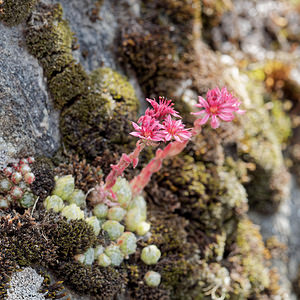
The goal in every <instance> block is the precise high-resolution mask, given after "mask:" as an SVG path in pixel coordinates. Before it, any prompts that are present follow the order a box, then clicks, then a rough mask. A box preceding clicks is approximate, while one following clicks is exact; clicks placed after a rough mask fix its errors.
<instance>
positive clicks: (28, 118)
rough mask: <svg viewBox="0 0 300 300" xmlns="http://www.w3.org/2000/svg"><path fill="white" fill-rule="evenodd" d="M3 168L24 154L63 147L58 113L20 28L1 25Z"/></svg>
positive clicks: (0, 158)
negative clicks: (61, 145) (27, 48)
mask: <svg viewBox="0 0 300 300" xmlns="http://www.w3.org/2000/svg"><path fill="white" fill-rule="evenodd" d="M0 31H1V36H0V97H1V101H0V128H1V134H0V141H1V142H0V167H3V166H5V164H6V163H7V162H11V161H12V160H13V159H14V158H18V157H22V156H25V155H47V156H51V155H53V153H55V151H57V149H58V147H59V146H60V134H59V128H58V117H59V113H58V111H56V110H55V109H54V107H53V105H52V101H51V99H50V97H49V95H48V92H47V87H46V84H45V81H44V77H43V70H42V68H41V67H40V66H39V64H38V62H37V60H36V59H35V58H34V57H32V56H31V55H30V54H29V53H28V51H27V50H26V47H25V46H24V38H23V34H22V28H21V27H13V28H9V27H6V26H5V25H3V24H0Z"/></svg>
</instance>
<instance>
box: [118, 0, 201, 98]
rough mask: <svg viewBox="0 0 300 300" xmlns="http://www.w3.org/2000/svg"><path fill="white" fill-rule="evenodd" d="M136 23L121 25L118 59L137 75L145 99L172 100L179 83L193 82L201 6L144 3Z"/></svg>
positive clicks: (195, 3) (189, 2) (189, 1)
mask: <svg viewBox="0 0 300 300" xmlns="http://www.w3.org/2000/svg"><path fill="white" fill-rule="evenodd" d="M153 11H155V12H156V13H155V14H153ZM145 20H147V21H145ZM136 21H137V24H136V26H134V27H132V26H131V24H130V25H129V24H124V26H123V29H122V34H121V38H120V46H119V54H120V59H121V61H122V62H123V63H124V64H125V65H127V66H129V67H130V68H131V69H133V70H134V71H135V72H136V74H137V79H138V81H139V83H140V85H141V87H142V89H143V91H144V93H145V94H146V95H147V96H148V97H158V96H166V97H169V98H170V97H171V98H172V97H174V96H175V93H176V91H177V89H178V88H179V87H180V82H181V81H182V80H187V79H192V75H191V69H192V67H191V64H192V63H194V62H195V53H194V49H193V43H194V40H195V38H196V37H198V35H199V34H200V4H199V2H198V1H194V0H184V1H173V0H164V1H158V0H155V1H148V0H147V1H143V3H142V7H141V18H140V19H138V20H136ZM149 49H151V51H149ZM177 97H178V95H177Z"/></svg>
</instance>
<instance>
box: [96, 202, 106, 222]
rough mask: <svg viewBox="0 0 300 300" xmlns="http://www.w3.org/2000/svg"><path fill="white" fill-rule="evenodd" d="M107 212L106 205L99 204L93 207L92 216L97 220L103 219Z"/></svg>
mask: <svg viewBox="0 0 300 300" xmlns="http://www.w3.org/2000/svg"><path fill="white" fill-rule="evenodd" d="M107 211H108V207H107V205H106V204H104V203H100V204H97V205H96V206H95V207H94V209H93V214H94V215H95V216H96V217H97V218H99V219H104V218H105V217H106V216H107Z"/></svg>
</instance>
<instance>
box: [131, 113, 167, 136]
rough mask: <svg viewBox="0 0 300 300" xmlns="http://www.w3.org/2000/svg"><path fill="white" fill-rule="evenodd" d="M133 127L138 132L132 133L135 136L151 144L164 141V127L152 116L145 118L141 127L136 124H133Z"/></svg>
mask: <svg viewBox="0 0 300 300" xmlns="http://www.w3.org/2000/svg"><path fill="white" fill-rule="evenodd" d="M132 126H133V127H134V129H135V130H136V131H133V132H131V133H130V134H131V135H133V136H136V137H138V138H140V139H143V140H146V141H149V142H160V141H162V140H163V135H162V133H161V128H162V127H163V126H162V125H161V124H160V123H159V121H157V120H156V119H154V118H152V117H151V116H147V115H146V116H144V117H143V119H142V124H141V126H139V125H138V124H136V123H134V122H132Z"/></svg>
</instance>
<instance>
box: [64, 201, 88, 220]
mask: <svg viewBox="0 0 300 300" xmlns="http://www.w3.org/2000/svg"><path fill="white" fill-rule="evenodd" d="M61 214H62V216H64V217H66V218H67V219H68V220H80V219H84V212H83V211H82V210H81V209H80V208H79V207H78V206H77V205H76V204H70V205H67V206H65V207H64V208H63V209H62V211H61Z"/></svg>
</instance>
